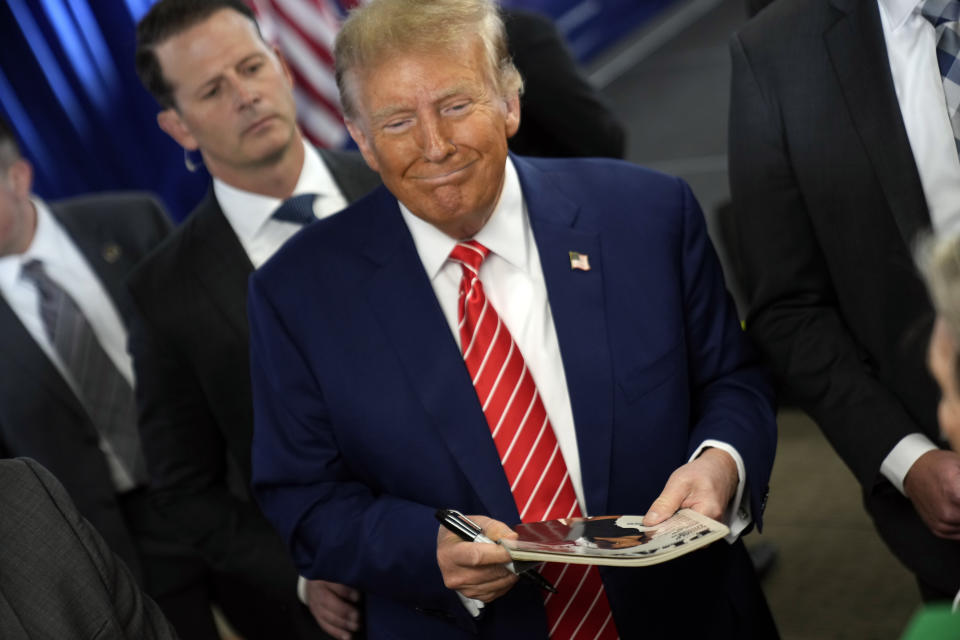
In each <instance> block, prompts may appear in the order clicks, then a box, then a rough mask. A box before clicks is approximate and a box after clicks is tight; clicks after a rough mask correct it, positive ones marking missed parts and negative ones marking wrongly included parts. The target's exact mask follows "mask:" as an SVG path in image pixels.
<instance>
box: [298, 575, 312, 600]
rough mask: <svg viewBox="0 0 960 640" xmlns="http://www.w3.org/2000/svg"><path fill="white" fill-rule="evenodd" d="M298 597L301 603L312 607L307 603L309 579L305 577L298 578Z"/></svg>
mask: <svg viewBox="0 0 960 640" xmlns="http://www.w3.org/2000/svg"><path fill="white" fill-rule="evenodd" d="M297 597H298V598H300V602H302V603H303V604H305V605H307V606H310V603H309V602H307V579H306V578H304V577H303V576H297Z"/></svg>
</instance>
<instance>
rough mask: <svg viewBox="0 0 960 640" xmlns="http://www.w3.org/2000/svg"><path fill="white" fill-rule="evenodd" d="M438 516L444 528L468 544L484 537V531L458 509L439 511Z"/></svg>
mask: <svg viewBox="0 0 960 640" xmlns="http://www.w3.org/2000/svg"><path fill="white" fill-rule="evenodd" d="M436 516H437V520H439V521H440V522H441V523H442V524H443V526H445V527H446V528H447V529H449V530H450V531H452V532H454V533H455V534H457V535H458V536H460V537H461V538H463V539H464V540H466V541H468V542H474V541H476V539H477V538H478V537H480V536H483V529H482V528H481V527H480V526H478V525H477V523H476V522H473V521H472V520H470V519H469V518H467V517H466V516H465V515H463V514H462V513H460V512H459V511H457V510H456V509H439V510H437V513H436Z"/></svg>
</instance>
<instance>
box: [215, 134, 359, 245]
mask: <svg viewBox="0 0 960 640" xmlns="http://www.w3.org/2000/svg"><path fill="white" fill-rule="evenodd" d="M303 149H304V156H303V168H302V169H301V170H300V177H299V178H298V179H297V185H296V186H295V187H294V188H293V193H292V194H291V195H294V196H295V195H299V194H301V193H317V194H319V195H321V196H323V195H324V194H339V193H340V188H339V187H337V183H336V182H335V181H334V179H333V175H331V173H330V170H329V169H328V168H327V165H326V164H325V163H324V162H323V160H322V159H321V158H320V154H319V153H317V150H316V149H314V148H313V146H312V145H310V144H307V142H306V141H304V142H303ZM213 192H214V194H215V195H216V196H217V202H218V203H219V204H220V208H221V209H222V210H223V214H224V215H225V216H226V217H227V220H228V221H229V222H230V226H231V227H233V230H234V232H235V233H236V234H237V236H238V237H239V238H240V240H241V242H244V241H249V240H252V239H253V238H254V237H255V236H256V235H257V234H258V233H259V232H260V230H261V229H262V228H263V225H264V224H266V223H267V221H268V220H270V216H271V215H273V212H274V211H276V209H277V207H279V206H280V203H281V202H283V200H281V199H280V198H273V197H271V196H265V195H262V194H259V193H253V192H252V191H244V190H243V189H238V188H236V187H233V186H231V185H229V184H227V183H226V182H223V181H222V180H219V179H217V178H214V179H213ZM320 199H321V198H317V201H319V200H320ZM314 204H315V206H316V204H317V203H314Z"/></svg>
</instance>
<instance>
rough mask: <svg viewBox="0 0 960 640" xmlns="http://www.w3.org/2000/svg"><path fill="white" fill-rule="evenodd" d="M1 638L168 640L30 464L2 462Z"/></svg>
mask: <svg viewBox="0 0 960 640" xmlns="http://www.w3.org/2000/svg"><path fill="white" fill-rule="evenodd" d="M0 514H3V517H0V540H3V550H4V552H3V554H0V576H3V578H2V579H0V635H2V636H3V637H4V638H5V639H6V640H30V639H32V638H94V637H96V638H104V639H106V638H117V639H118V640H119V639H120V638H138V639H140V640H167V639H169V640H174V639H175V638H177V634H176V632H175V631H174V630H173V627H172V626H170V623H169V622H168V621H167V620H166V619H165V618H164V617H163V614H162V613H160V609H158V608H157V605H156V604H154V602H153V601H152V600H150V598H149V597H147V596H145V595H144V594H143V593H142V592H141V591H140V587H139V586H138V585H137V581H136V580H135V579H134V577H133V575H132V574H131V572H130V570H129V568H128V567H127V565H125V564H124V563H123V562H122V561H121V560H120V559H119V558H118V557H117V556H116V555H115V554H114V553H113V551H111V549H110V547H109V545H108V544H107V543H106V542H105V541H104V539H103V537H102V536H101V535H100V534H99V533H98V532H97V530H96V529H95V528H94V527H92V526H91V525H90V523H89V522H87V520H86V519H85V518H84V517H83V516H82V515H80V513H79V512H78V511H77V508H76V506H75V505H74V504H73V502H72V501H71V500H70V497H69V496H68V495H67V492H66V490H65V489H64V488H63V485H61V484H60V483H59V482H58V481H57V479H56V478H54V477H53V475H52V474H51V473H50V472H49V471H47V470H46V469H44V468H43V467H42V466H41V465H39V464H38V463H37V462H35V461H33V460H30V459H22V460H0Z"/></svg>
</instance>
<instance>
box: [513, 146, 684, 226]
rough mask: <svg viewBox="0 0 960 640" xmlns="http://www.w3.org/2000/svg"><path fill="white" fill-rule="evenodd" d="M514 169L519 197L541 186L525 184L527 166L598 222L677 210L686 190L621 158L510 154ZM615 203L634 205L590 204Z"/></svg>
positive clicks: (672, 179) (675, 179) (672, 178)
mask: <svg viewBox="0 0 960 640" xmlns="http://www.w3.org/2000/svg"><path fill="white" fill-rule="evenodd" d="M513 158H514V162H515V164H516V165H517V167H518V169H523V168H524V167H527V171H521V172H520V176H521V178H520V181H521V185H522V187H523V189H524V197H525V198H526V199H527V200H528V203H529V200H530V198H531V196H532V195H533V194H532V193H531V191H532V190H535V189H539V188H543V186H542V185H539V184H534V183H533V182H532V181H530V184H525V182H527V181H526V180H525V179H524V176H525V175H530V174H529V173H528V171H529V169H530V168H532V169H534V170H536V171H537V172H539V173H540V175H541V176H542V177H543V179H544V180H546V181H548V182H549V183H550V186H551V187H552V188H554V189H556V190H557V191H558V192H560V193H562V194H564V195H565V196H566V197H567V198H569V199H570V200H572V201H573V202H575V203H576V204H577V205H579V206H580V207H581V211H582V213H583V214H585V215H588V216H596V217H597V219H598V221H600V222H609V221H610V220H612V219H614V218H616V217H626V218H628V219H632V220H635V219H637V218H638V216H639V217H642V216H644V214H646V213H654V212H656V215H657V216H658V217H659V216H663V215H666V214H667V213H668V212H669V211H677V212H679V211H680V206H679V204H680V202H681V200H682V199H683V198H684V197H686V195H685V194H686V193H687V192H689V187H688V186H687V184H686V182H684V181H683V179H681V178H678V177H676V176H671V175H667V174H665V173H661V172H659V171H656V170H653V169H648V168H646V167H641V166H639V165H636V164H633V163H631V162H626V161H624V160H615V159H609V158H569V159H559V158H557V159H553V158H526V157H517V156H514V157H513ZM600 200H603V201H605V202H606V201H615V202H619V203H630V204H632V205H635V206H619V207H594V206H591V205H592V204H594V203H595V202H598V201H600Z"/></svg>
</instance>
